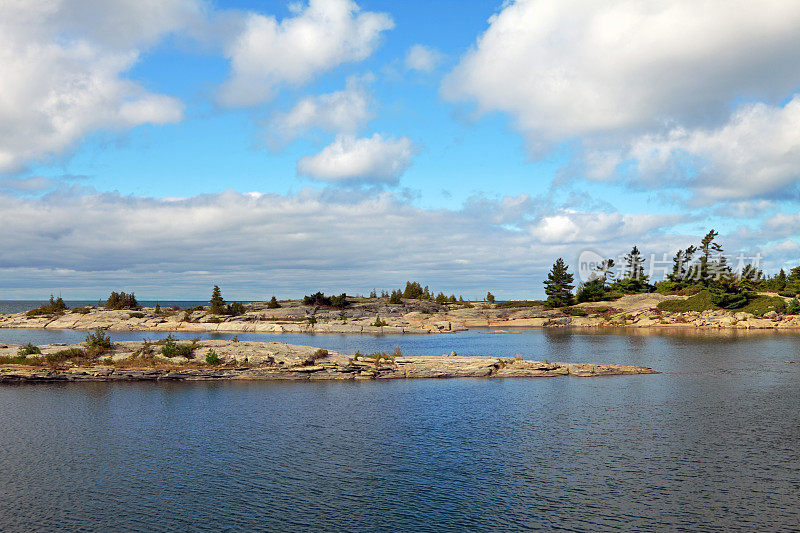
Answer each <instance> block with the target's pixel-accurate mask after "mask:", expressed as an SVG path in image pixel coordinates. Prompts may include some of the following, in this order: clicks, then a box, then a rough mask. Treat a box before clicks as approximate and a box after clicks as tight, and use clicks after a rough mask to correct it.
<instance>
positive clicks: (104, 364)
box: [0, 341, 656, 384]
mask: <svg viewBox="0 0 800 533" xmlns="http://www.w3.org/2000/svg"><path fill="white" fill-rule="evenodd" d="M180 344H183V345H188V343H180ZM192 346H193V348H192V353H191V355H190V357H191V358H187V357H184V356H179V357H171V358H168V357H165V356H163V355H159V345H151V344H149V343H145V342H120V343H115V344H114V345H113V346H112V347H111V348H110V349H109V350H108V351H106V352H104V353H102V354H100V355H99V356H96V357H95V358H94V359H93V360H91V361H88V360H86V359H85V358H84V357H83V356H81V355H79V353H80V352H81V351H82V350H85V348H86V347H85V346H84V345H82V344H81V345H69V346H67V345H47V346H41V347H39V350H40V351H41V353H40V354H36V355H31V356H28V361H26V362H25V363H23V364H8V363H7V364H2V365H0V383H4V384H13V383H35V382H50V383H52V382H74V381H79V382H92V381H212V380H279V381H324V380H339V381H341V380H345V381H346V380H376V379H422V378H457V377H473V378H512V377H513V378H523V377H525V378H533V377H554V376H577V377H599V376H620V375H633V374H655V373H656V372H654V371H653V370H652V369H650V368H646V367H638V366H628V365H607V364H579V363H552V362H547V361H528V360H522V359H519V358H498V357H462V356H457V355H452V354H451V355H445V356H414V357H403V356H402V355H400V354H369V355H362V354H350V355H348V354H340V353H336V352H329V351H327V350H321V349H318V348H314V347H310V346H297V345H290V344H285V343H276V342H270V343H261V342H233V341H203V342H202V344H199V345H198V344H193V345H192ZM20 348H21V347H20V346H14V345H0V357H4V358H6V359H8V358H12V357H14V356H15V355H17V354H18V353H19V350H20ZM210 352H213V353H214V354H215V356H216V357H218V361H217V362H216V363H215V364H208V363H206V362H205V360H206V359H205V358H206V357H207V356H208V355H209V353H210ZM64 353H71V354H75V355H74V357H73V359H74V360H69V359H62V356H60V355H59V354H64Z"/></svg>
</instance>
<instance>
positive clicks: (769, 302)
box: [740, 296, 786, 316]
mask: <svg viewBox="0 0 800 533" xmlns="http://www.w3.org/2000/svg"><path fill="white" fill-rule="evenodd" d="M740 311H742V312H745V313H750V314H751V315H754V316H762V315H763V314H764V313H767V312H769V311H775V312H776V313H785V312H786V302H785V301H784V300H783V298H781V297H780V296H756V297H755V298H753V299H752V300H750V302H748V303H747V305H745V306H744V307H742V308H741V309H740Z"/></svg>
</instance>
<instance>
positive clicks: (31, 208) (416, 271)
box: [0, 190, 670, 298]
mask: <svg viewBox="0 0 800 533" xmlns="http://www.w3.org/2000/svg"><path fill="white" fill-rule="evenodd" d="M482 205H483V206H484V207H485V209H482V210H481V209H471V208H465V209H463V210H448V209H422V208H419V207H415V206H413V205H410V204H409V203H408V202H406V201H403V200H401V199H399V198H398V197H397V196H395V195H392V194H388V193H381V194H377V195H373V194H365V193H364V192H362V191H357V190H347V191H339V190H335V191H325V192H321V191H312V190H307V191H303V192H301V193H299V194H296V195H289V196H283V195H277V194H260V193H248V194H239V193H235V192H230V191H229V192H225V193H221V194H213V195H202V196H195V197H191V198H183V199H172V200H165V199H154V198H143V197H132V196H122V195H119V194H114V193H95V192H85V191H83V192H81V191H80V190H73V192H69V190H62V191H60V193H59V194H57V195H56V194H50V195H45V196H42V197H29V196H26V197H19V196H14V195H9V194H3V193H2V192H0V212H2V213H4V215H5V216H4V231H3V232H0V249H2V250H3V253H2V255H0V289H2V290H3V293H4V294H9V292H8V291H9V290H14V291H20V290H22V289H21V288H26V289H25V291H26V292H27V293H28V295H30V293H31V292H33V291H34V290H40V291H42V293H43V294H44V295H45V296H46V295H47V294H49V293H50V291H52V290H56V289H59V288H63V289H65V291H64V293H65V295H75V294H76V293H79V294H82V295H84V296H87V297H94V298H97V297H99V296H101V295H103V294H104V293H107V292H108V291H109V290H111V289H114V290H119V289H120V285H125V288H126V289H128V290H135V291H136V293H137V295H140V297H144V296H149V297H157V298H166V297H176V296H182V295H186V296H191V295H197V294H206V292H207V291H208V289H209V287H210V286H211V285H212V284H213V283H220V284H222V286H223V289H224V290H225V291H226V295H227V296H228V297H229V298H233V297H251V298H252V297H269V296H270V295H271V294H272V293H273V292H274V293H276V294H278V296H282V295H283V296H288V295H293V296H298V295H300V294H303V293H307V291H309V290H320V289H321V290H325V291H326V292H333V291H337V292H341V291H342V290H347V291H348V292H353V291H356V290H360V291H364V292H366V291H368V290H369V289H371V288H372V287H378V288H381V287H386V288H389V287H395V286H398V285H399V284H401V283H403V282H405V280H406V279H419V280H420V281H423V282H426V283H430V284H431V287H432V288H436V289H437V290H446V291H448V292H456V294H458V293H459V292H462V291H463V292H464V294H465V295H466V296H469V295H470V294H473V295H475V296H477V295H482V294H485V292H486V290H487V289H488V288H491V289H492V291H493V292H494V289H495V288H497V289H504V290H505V292H506V293H507V294H509V295H512V294H513V295H515V296H517V297H520V296H526V295H529V296H533V295H535V294H539V293H541V278H542V277H543V276H544V275H545V273H546V270H547V268H549V266H550V265H551V264H552V262H553V260H554V259H555V258H556V257H559V256H563V257H564V258H566V259H567V260H568V261H569V262H574V260H575V259H576V258H577V256H578V254H579V253H580V252H581V251H582V250H583V248H584V246H585V243H586V242H591V243H592V246H594V247H596V248H598V249H600V250H603V251H607V252H608V254H607V255H609V256H611V255H615V254H616V253H617V252H618V251H622V250H617V247H620V246H621V247H623V248H624V247H628V248H629V247H630V245H632V244H633V243H638V244H640V245H641V246H640V247H641V248H642V249H645V250H651V249H657V248H651V247H653V246H662V245H663V242H664V237H663V235H661V234H660V231H661V230H662V229H663V228H659V227H658V225H657V224H656V223H654V222H653V220H652V219H649V218H647V217H642V216H639V215H631V216H630V218H629V215H620V214H599V213H586V212H577V211H563V212H559V213H558V216H559V217H561V218H560V219H559V221H555V220H553V219H544V222H542V220H543V219H540V218H533V219H530V220H525V218H524V216H523V213H522V212H521V211H520V208H521V206H524V205H528V206H530V201H529V199H528V198H527V197H524V196H521V197H517V198H503V199H500V200H498V201H496V202H494V203H493V202H489V201H486V200H484V201H483V203H482ZM530 207H531V208H533V206H530ZM503 211H509V213H508V214H506V215H503V214H502V212H503ZM42 213H47V216H42V215H41V214H42ZM76 213H80V216H76V215H75V214H76ZM594 220H597V221H599V222H597V223H593V221H594ZM568 221H572V222H568ZM609 221H610V222H609ZM662 222H665V223H669V222H670V221H667V220H662ZM558 224H562V225H564V226H565V227H575V226H578V227H583V228H585V232H584V234H583V236H580V235H578V237H577V238H573V239H571V242H564V241H555V240H554V239H555V237H556V234H555V233H557V232H558V231H559V230H557V225H558ZM537 225H544V226H546V227H548V228H553V229H552V231H548V232H547V233H545V234H542V233H540V232H536V231H533V228H535V227H536V226H537ZM620 231H622V233H620ZM554 232H555V233H554ZM566 236H567V237H569V235H566ZM621 236H622V237H623V238H624V239H623V240H624V242H621ZM568 240H569V239H568ZM487 285H490V286H491V287H488V286H487ZM82 287H83V289H81V288H82ZM85 287H90V288H85ZM521 287H524V288H523V289H521ZM70 288H71V289H72V290H67V289H70ZM237 292H238V294H239V296H234V295H235V294H236V293H237ZM19 296H21V297H23V296H25V295H24V294H22V293H19Z"/></svg>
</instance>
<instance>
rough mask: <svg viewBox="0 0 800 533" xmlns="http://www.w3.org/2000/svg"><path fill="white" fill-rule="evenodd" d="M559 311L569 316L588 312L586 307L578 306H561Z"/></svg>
mask: <svg viewBox="0 0 800 533" xmlns="http://www.w3.org/2000/svg"><path fill="white" fill-rule="evenodd" d="M561 312H562V313H564V314H565V315H570V316H586V315H588V314H589V313H588V312H586V309H581V308H580V307H562V308H561Z"/></svg>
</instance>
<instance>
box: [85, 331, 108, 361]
mask: <svg viewBox="0 0 800 533" xmlns="http://www.w3.org/2000/svg"><path fill="white" fill-rule="evenodd" d="M110 348H111V337H109V336H108V335H106V331H105V330H104V329H103V328H96V329H95V330H94V332H93V333H89V334H87V335H86V352H87V355H89V356H98V355H100V354H102V353H103V352H105V351H106V350H109V349H110Z"/></svg>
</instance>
